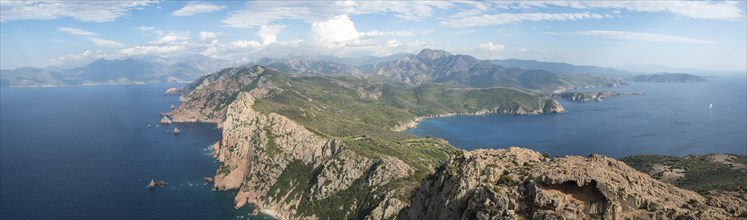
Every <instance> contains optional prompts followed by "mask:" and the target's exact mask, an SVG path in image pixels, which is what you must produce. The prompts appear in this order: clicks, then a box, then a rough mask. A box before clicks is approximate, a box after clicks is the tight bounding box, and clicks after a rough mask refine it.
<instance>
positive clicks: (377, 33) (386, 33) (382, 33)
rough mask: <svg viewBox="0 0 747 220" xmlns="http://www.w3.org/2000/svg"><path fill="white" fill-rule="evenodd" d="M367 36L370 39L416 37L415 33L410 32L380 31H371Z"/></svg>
mask: <svg viewBox="0 0 747 220" xmlns="http://www.w3.org/2000/svg"><path fill="white" fill-rule="evenodd" d="M365 34H366V36H368V37H378V36H402V37H407V36H412V35H415V33H413V32H410V31H378V30H373V31H369V32H366V33H365Z"/></svg>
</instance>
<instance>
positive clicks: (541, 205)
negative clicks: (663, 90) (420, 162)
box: [399, 147, 741, 219]
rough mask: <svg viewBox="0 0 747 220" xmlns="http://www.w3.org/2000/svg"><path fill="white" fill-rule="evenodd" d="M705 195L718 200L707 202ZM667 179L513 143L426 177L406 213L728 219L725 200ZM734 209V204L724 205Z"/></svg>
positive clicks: (464, 216)
mask: <svg viewBox="0 0 747 220" xmlns="http://www.w3.org/2000/svg"><path fill="white" fill-rule="evenodd" d="M707 201H712V203H713V204H719V205H723V206H724V207H719V206H718V205H708V204H707ZM718 201H723V200H715V199H707V198H705V197H703V196H701V195H699V194H697V193H695V192H692V191H688V190H683V189H680V188H677V187H674V186H672V185H670V184H666V183H662V182H660V181H658V180H655V179H653V178H651V177H650V176H648V175H646V174H643V173H639V172H637V171H635V170H634V169H632V168H631V167H629V166H627V165H626V164H624V163H622V162H620V161H617V160H615V159H612V158H609V157H604V156H599V155H591V156H589V157H579V156H569V157H564V158H555V159H549V158H545V157H544V156H542V155H540V154H539V153H537V152H534V151H531V150H528V149H522V148H515V147H512V148H508V149H503V150H475V151H470V152H465V153H464V154H463V155H462V156H459V157H456V158H453V159H452V160H450V161H449V162H448V163H447V164H446V165H444V166H443V167H441V168H440V169H439V170H438V171H437V172H436V173H435V174H434V175H432V176H430V177H428V178H427V179H426V180H425V181H424V182H423V183H422V184H421V186H420V189H419V190H418V192H417V193H416V194H415V196H414V197H413V198H412V201H411V204H410V206H409V207H408V208H406V209H405V210H403V211H402V213H401V214H400V215H399V217H400V218H401V219H496V218H497V219H517V218H532V219H557V218H573V219H598V218H604V219H675V218H683V219H693V218H695V219H724V218H733V217H737V216H739V215H741V214H740V213H741V212H740V211H735V210H738V209H739V208H738V206H737V205H739V204H740V203H739V202H735V203H734V204H728V205H727V204H725V203H720V202H718ZM725 207H728V208H725Z"/></svg>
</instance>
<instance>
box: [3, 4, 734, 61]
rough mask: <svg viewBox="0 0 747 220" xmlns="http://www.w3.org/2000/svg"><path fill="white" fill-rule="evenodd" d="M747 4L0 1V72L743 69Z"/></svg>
mask: <svg viewBox="0 0 747 220" xmlns="http://www.w3.org/2000/svg"><path fill="white" fill-rule="evenodd" d="M746 7H747V6H746V3H745V1H738V2H728V1H727V2H725V1H697V2H692V1H691V2H677V1H665V2H656V1H640V2H637V1H593V2H589V1H586V2H575V1H545V2H542V1H528V2H506V1H500V2H474V1H468V2H447V1H435V2H428V1H384V2H377V1H360V2H353V1H335V2H331V1H328V2H319V1H316V2H293V1H248V2H242V1H203V2H197V1H192V2H187V1H80V2H72V1H64V2H37V1H22V2H12V1H0V9H1V10H0V58H1V59H0V68H2V69H9V68H17V67H22V66H60V67H74V66H80V65H83V64H85V63H88V62H91V61H93V60H95V59H99V58H107V59H122V58H127V57H154V56H157V57H172V58H173V57H176V58H178V57H181V56H186V55H195V54H201V55H204V56H208V57H212V58H216V59H223V60H227V61H230V62H234V63H236V64H241V63H246V62H251V61H254V60H256V59H260V58H263V57H277V58H280V57H287V56H298V55H304V56H315V55H333V56H342V57H345V56H362V55H375V56H384V55H390V54H394V53H402V52H408V53H417V52H418V51H420V50H421V49H423V48H434V49H443V50H446V51H449V52H452V53H459V54H469V55H473V56H476V57H478V58H481V59H507V58H518V59H536V60H542V61H556V62H567V63H572V64H587V65H600V66H609V67H619V66H624V65H629V64H638V65H641V64H656V65H663V66H669V67H676V68H697V69H708V70H745V69H747V61H746V60H747V18H745V11H747V9H746Z"/></svg>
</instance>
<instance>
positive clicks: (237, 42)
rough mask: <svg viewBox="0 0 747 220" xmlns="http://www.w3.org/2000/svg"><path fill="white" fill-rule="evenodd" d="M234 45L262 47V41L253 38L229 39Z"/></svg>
mask: <svg viewBox="0 0 747 220" xmlns="http://www.w3.org/2000/svg"><path fill="white" fill-rule="evenodd" d="M231 44H232V45H233V46H234V47H239V48H259V47H262V43H260V42H258V41H255V40H235V41H231Z"/></svg>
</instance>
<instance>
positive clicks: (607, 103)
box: [406, 73, 747, 158]
mask: <svg viewBox="0 0 747 220" xmlns="http://www.w3.org/2000/svg"><path fill="white" fill-rule="evenodd" d="M745 75H746V74H745V73H740V74H738V75H722V76H717V77H709V78H708V80H709V81H708V82H703V83H630V84H629V85H627V86H622V87H617V88H596V89H584V90H587V91H598V90H610V91H619V92H643V93H644V95H643V96H619V97H610V98H607V99H605V100H604V101H602V102H570V101H565V100H560V102H561V104H563V106H564V107H565V108H566V112H564V113H560V114H543V115H535V116H516V115H502V114H492V115H484V116H466V115H458V116H451V117H443V118H432V119H427V120H424V121H422V122H420V123H419V124H418V126H417V127H415V128H411V129H408V130H406V132H408V133H410V134H414V135H417V136H435V137H440V138H444V139H446V140H448V141H449V142H450V143H452V144H454V145H456V146H459V147H461V148H463V149H467V150H470V149H476V148H504V147H508V146H521V147H526V148H530V149H533V150H536V151H540V152H547V153H549V154H550V155H584V156H585V155H589V154H592V153H596V154H602V155H607V156H610V157H616V158H619V157H624V156H628V155H637V154H663V155H677V156H682V155H688V154H706V153H734V154H747V104H746V103H745V101H747V80H746V79H745ZM582 91H583V90H582ZM711 104H713V107H712V108H710V109H709V106H710V105H711Z"/></svg>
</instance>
